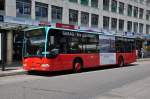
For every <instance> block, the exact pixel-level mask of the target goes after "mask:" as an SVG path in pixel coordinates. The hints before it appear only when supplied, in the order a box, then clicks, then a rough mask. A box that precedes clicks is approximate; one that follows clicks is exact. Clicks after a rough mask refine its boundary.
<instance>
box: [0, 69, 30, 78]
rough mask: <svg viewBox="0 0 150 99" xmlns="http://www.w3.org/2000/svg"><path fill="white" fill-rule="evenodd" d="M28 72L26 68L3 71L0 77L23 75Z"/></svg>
mask: <svg viewBox="0 0 150 99" xmlns="http://www.w3.org/2000/svg"><path fill="white" fill-rule="evenodd" d="M26 73H27V71H25V70H14V71H3V72H2V73H0V77H4V76H13V75H22V74H26Z"/></svg>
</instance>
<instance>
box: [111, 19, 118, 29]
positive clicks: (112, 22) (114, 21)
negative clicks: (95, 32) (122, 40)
mask: <svg viewBox="0 0 150 99" xmlns="http://www.w3.org/2000/svg"><path fill="white" fill-rule="evenodd" d="M111 29H112V30H117V19H116V18H112V19H111Z"/></svg>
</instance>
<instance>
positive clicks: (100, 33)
mask: <svg viewBox="0 0 150 99" xmlns="http://www.w3.org/2000/svg"><path fill="white" fill-rule="evenodd" d="M41 28H45V29H46V28H50V29H57V30H68V31H74V32H82V33H88V34H97V35H106V36H116V37H125V38H131V39H134V38H135V37H133V36H130V37H129V36H125V35H117V34H108V33H105V32H102V31H88V30H82V29H74V30H73V29H66V28H57V27H54V26H50V27H49V26H44V27H43V26H38V27H37V26H36V27H30V28H27V29H24V31H30V30H35V29H41Z"/></svg>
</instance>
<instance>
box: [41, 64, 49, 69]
mask: <svg viewBox="0 0 150 99" xmlns="http://www.w3.org/2000/svg"><path fill="white" fill-rule="evenodd" d="M41 67H44V68H47V67H50V65H49V64H42V65H41Z"/></svg>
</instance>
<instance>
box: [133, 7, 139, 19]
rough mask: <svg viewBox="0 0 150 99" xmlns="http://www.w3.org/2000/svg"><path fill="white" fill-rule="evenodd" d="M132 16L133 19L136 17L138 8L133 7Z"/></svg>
mask: <svg viewBox="0 0 150 99" xmlns="http://www.w3.org/2000/svg"><path fill="white" fill-rule="evenodd" d="M133 16H134V17H135V18H137V17H138V7H134V13H133Z"/></svg>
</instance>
